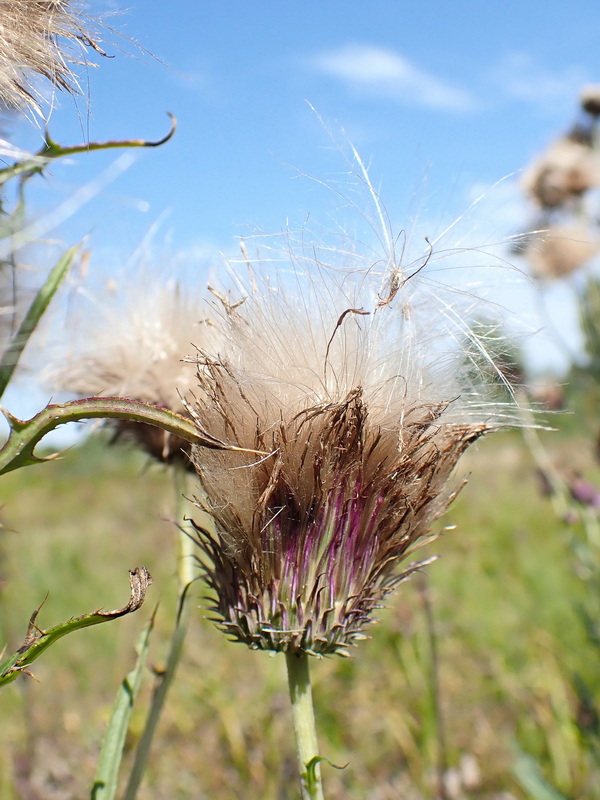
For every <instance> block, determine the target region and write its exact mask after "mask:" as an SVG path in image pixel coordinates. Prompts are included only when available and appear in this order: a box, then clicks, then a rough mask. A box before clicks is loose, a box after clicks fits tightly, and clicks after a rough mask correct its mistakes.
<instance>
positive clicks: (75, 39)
mask: <svg viewBox="0 0 600 800" xmlns="http://www.w3.org/2000/svg"><path fill="white" fill-rule="evenodd" d="M90 24H91V21H90V20H89V18H88V17H86V16H84V15H83V12H82V4H81V3H80V2H77V0H75V1H73V0H0V104H2V105H4V106H5V107H7V108H13V109H17V110H19V111H26V110H29V111H34V112H35V113H37V114H41V109H42V106H43V105H44V98H43V95H42V94H41V93H40V91H39V90H38V88H37V87H36V81H37V79H39V78H44V79H46V80H48V81H50V83H51V84H52V86H53V87H55V88H58V89H61V90H63V91H66V92H68V93H70V94H72V93H75V92H78V90H79V89H78V83H77V77H76V75H75V73H74V72H73V65H75V64H88V60H87V58H86V55H85V52H86V51H89V49H90V48H92V49H93V50H95V51H96V52H98V53H102V50H101V48H100V47H99V45H98V43H97V39H98V37H97V36H96V35H95V34H94V33H93V32H92V31H91V29H90Z"/></svg>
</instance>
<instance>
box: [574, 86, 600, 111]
mask: <svg viewBox="0 0 600 800" xmlns="http://www.w3.org/2000/svg"><path fill="white" fill-rule="evenodd" d="M579 101H580V103H581V108H582V109H583V110H584V111H585V112H586V114H589V115H590V116H591V117H594V118H596V117H600V84H597V83H591V84H590V85H589V86H584V88H583V89H582V90H581V94H580V96H579Z"/></svg>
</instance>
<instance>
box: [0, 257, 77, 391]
mask: <svg viewBox="0 0 600 800" xmlns="http://www.w3.org/2000/svg"><path fill="white" fill-rule="evenodd" d="M78 249H79V245H75V246H74V247H70V248H69V249H68V250H67V251H66V253H64V254H63V255H62V256H61V258H60V259H59V261H58V263H57V264H56V265H55V266H54V267H53V269H52V270H51V272H50V274H49V275H48V277H47V279H46V282H45V283H44V285H43V286H42V288H41V289H40V290H39V292H38V293H37V295H36V296H35V298H34V300H33V302H32V304H31V305H30V307H29V310H28V311H27V314H26V315H25V319H24V320H23V322H22V323H21V326H20V328H19V330H18V331H17V333H16V334H15V336H14V337H13V339H12V341H11V342H10V344H9V345H8V347H7V349H6V351H5V352H4V354H3V356H2V360H1V361H0V397H2V395H3V394H4V392H5V390H6V387H7V386H8V384H9V381H10V379H11V378H12V375H13V373H14V371H15V369H16V367H17V364H18V363H19V359H20V358H21V354H22V353H23V350H24V349H25V346H26V345H27V342H28V341H29V338H30V337H31V334H32V333H33V332H34V330H35V329H36V327H37V325H38V323H39V321H40V319H41V318H42V316H43V314H44V312H45V311H46V309H47V308H48V305H49V304H50V301H51V300H52V298H53V297H54V295H55V294H56V292H57V290H58V287H59V286H60V284H61V283H62V281H63V279H64V277H65V275H66V274H67V272H68V271H69V267H70V266H71V264H72V263H73V259H74V258H75V256H76V254H77V251H78Z"/></svg>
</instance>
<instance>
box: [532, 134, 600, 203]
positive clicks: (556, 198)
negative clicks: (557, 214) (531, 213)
mask: <svg viewBox="0 0 600 800" xmlns="http://www.w3.org/2000/svg"><path fill="white" fill-rule="evenodd" d="M599 185H600V159H599V158H598V155H597V154H596V153H595V151H594V150H593V149H592V147H591V142H590V141H589V138H588V137H583V138H582V137H581V136H579V135H578V133H577V132H574V133H573V134H570V135H568V136H562V137H561V138H560V139H557V140H556V141H555V142H553V143H552V144H551V145H550V147H549V148H548V150H547V151H546V152H545V153H544V154H543V155H542V156H540V157H539V158H538V159H536V160H535V161H534V163H533V164H532V166H531V167H530V168H529V169H528V170H527V172H526V173H525V175H524V177H523V188H524V189H525V191H526V192H527V194H529V196H530V197H531V199H532V200H533V201H534V202H535V203H537V204H538V205H540V206H541V207H542V208H547V209H551V208H556V207H558V206H563V205H565V204H566V203H568V202H570V201H572V200H573V199H574V198H577V197H579V196H581V195H582V194H583V193H584V192H586V191H588V190H589V189H591V188H593V187H595V186H599Z"/></svg>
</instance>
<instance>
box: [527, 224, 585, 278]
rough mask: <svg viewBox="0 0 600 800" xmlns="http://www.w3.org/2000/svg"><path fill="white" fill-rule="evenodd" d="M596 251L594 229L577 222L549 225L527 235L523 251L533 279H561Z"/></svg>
mask: <svg viewBox="0 0 600 800" xmlns="http://www.w3.org/2000/svg"><path fill="white" fill-rule="evenodd" d="M599 251H600V239H599V238H598V235H597V233H596V232H595V231H593V230H590V229H589V227H587V226H585V225H583V224H581V223H572V224H570V225H569V224H565V225H553V226H551V227H550V228H548V230H546V231H540V232H536V233H535V234H533V235H532V236H531V238H530V239H529V241H528V243H527V248H526V249H525V251H524V255H525V258H526V259H527V260H528V262H529V264H530V266H531V269H532V272H533V274H534V275H535V277H536V278H546V279H554V278H563V277H565V276H567V275H571V273H573V272H575V271H576V270H578V269H579V268H580V267H582V266H583V265H584V264H586V263H587V262H588V261H590V259H592V258H593V257H594V256H596V255H597V254H598V252H599Z"/></svg>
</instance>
